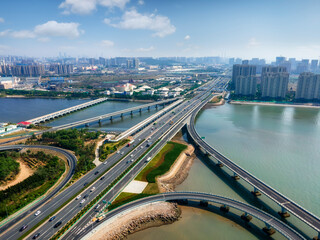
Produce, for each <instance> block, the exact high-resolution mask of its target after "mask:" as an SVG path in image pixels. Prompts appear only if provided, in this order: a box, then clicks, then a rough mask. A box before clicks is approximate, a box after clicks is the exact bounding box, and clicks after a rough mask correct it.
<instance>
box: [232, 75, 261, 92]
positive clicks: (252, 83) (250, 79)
mask: <svg viewBox="0 0 320 240" xmlns="http://www.w3.org/2000/svg"><path fill="white" fill-rule="evenodd" d="M235 86H236V87H235V94H237V95H255V94H256V91H257V77H256V76H239V77H237V78H236V82H235Z"/></svg>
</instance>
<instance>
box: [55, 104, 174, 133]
mask: <svg viewBox="0 0 320 240" xmlns="http://www.w3.org/2000/svg"><path fill="white" fill-rule="evenodd" d="M178 99H180V98H172V99H167V100H163V101H157V102H152V103H148V104H143V105H140V106H137V107H132V108H127V109H123V110H120V111H116V112H112V113H107V114H103V115H100V116H96V117H92V118H87V119H84V120H81V121H77V122H72V123H68V124H64V125H60V126H57V127H53V128H51V129H50V130H49V131H56V130H62V129H67V128H73V127H77V126H81V125H86V126H89V124H90V123H93V122H98V123H101V121H102V120H104V119H108V120H113V119H114V118H116V117H120V118H122V117H124V116H125V115H126V114H130V115H133V113H134V112H140V113H141V112H142V111H143V110H150V109H151V108H152V107H155V108H158V107H159V106H164V105H166V104H170V103H172V102H175V101H177V100H178Z"/></svg>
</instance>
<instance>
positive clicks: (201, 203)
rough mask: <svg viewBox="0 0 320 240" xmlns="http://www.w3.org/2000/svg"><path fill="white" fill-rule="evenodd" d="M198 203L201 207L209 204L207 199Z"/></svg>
mask: <svg viewBox="0 0 320 240" xmlns="http://www.w3.org/2000/svg"><path fill="white" fill-rule="evenodd" d="M199 205H200V206H201V207H208V205H209V204H208V202H207V201H200V203H199Z"/></svg>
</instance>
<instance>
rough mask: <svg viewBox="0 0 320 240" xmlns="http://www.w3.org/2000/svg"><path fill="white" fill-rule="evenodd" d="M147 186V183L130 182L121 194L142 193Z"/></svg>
mask: <svg viewBox="0 0 320 240" xmlns="http://www.w3.org/2000/svg"><path fill="white" fill-rule="evenodd" d="M147 185H148V183H147V182H144V181H137V180H132V181H131V182H130V183H129V184H128V185H127V186H126V187H125V188H124V189H123V191H122V192H127V193H142V191H143V190H144V189H145V188H146V186H147Z"/></svg>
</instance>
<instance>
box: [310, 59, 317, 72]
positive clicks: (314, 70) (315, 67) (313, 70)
mask: <svg viewBox="0 0 320 240" xmlns="http://www.w3.org/2000/svg"><path fill="white" fill-rule="evenodd" d="M310 69H311V71H312V72H316V71H318V60H316V59H313V60H311V66H310Z"/></svg>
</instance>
